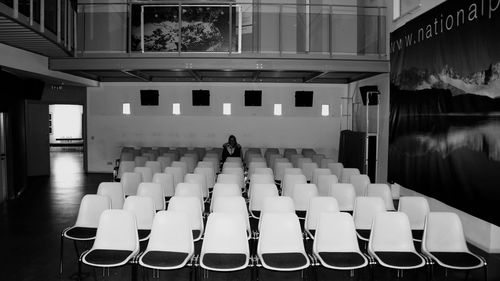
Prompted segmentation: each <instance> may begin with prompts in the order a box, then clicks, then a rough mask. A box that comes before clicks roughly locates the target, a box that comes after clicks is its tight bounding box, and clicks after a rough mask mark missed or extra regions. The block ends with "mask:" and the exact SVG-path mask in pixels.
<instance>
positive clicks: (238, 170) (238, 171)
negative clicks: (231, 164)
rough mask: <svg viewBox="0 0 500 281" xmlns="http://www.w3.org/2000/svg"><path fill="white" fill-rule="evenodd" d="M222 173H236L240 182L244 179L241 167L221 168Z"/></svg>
mask: <svg viewBox="0 0 500 281" xmlns="http://www.w3.org/2000/svg"><path fill="white" fill-rule="evenodd" d="M222 174H232V175H237V176H238V178H239V180H240V181H241V184H243V181H244V179H245V178H244V175H245V174H244V172H243V168H242V167H237V168H222Z"/></svg>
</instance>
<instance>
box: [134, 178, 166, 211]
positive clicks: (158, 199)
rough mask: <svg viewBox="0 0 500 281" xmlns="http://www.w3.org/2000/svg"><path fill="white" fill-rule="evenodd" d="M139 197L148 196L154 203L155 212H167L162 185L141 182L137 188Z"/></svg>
mask: <svg viewBox="0 0 500 281" xmlns="http://www.w3.org/2000/svg"><path fill="white" fill-rule="evenodd" d="M137 196H146V197H149V198H151V200H153V202H154V206H155V210H156V211H160V210H165V195H164V193H163V187H162V186H161V184H160V183H155V182H141V183H140V184H139V187H138V188H137Z"/></svg>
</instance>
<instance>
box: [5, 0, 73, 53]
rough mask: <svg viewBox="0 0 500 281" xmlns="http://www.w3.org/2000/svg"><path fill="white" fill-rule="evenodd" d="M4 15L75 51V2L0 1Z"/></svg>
mask: <svg viewBox="0 0 500 281" xmlns="http://www.w3.org/2000/svg"><path fill="white" fill-rule="evenodd" d="M0 4H1V5H3V7H7V8H8V9H5V8H3V7H2V6H0V8H2V11H3V12H4V13H8V14H9V16H10V17H12V18H15V19H16V20H17V21H18V22H20V23H23V24H25V25H26V26H30V27H31V28H32V29H34V30H36V31H38V32H40V33H42V34H44V35H45V36H46V37H47V38H48V39H50V40H52V41H53V42H55V43H58V44H60V45H61V46H63V47H65V48H66V49H67V50H68V51H74V50H76V48H75V46H76V41H75V38H76V32H75V31H76V19H77V7H76V5H74V4H76V1H70V0H17V1H13V0H0Z"/></svg>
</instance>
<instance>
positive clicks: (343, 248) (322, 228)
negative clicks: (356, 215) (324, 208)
mask: <svg viewBox="0 0 500 281" xmlns="http://www.w3.org/2000/svg"><path fill="white" fill-rule="evenodd" d="M313 254H314V256H315V257H316V258H317V259H318V260H319V262H320V263H321V265H322V266H323V267H325V268H329V269H334V270H355V269H360V268H364V267H367V266H368V265H369V263H368V259H367V258H366V257H365V255H364V254H363V253H362V252H361V250H360V249H359V244H358V239H357V237H356V229H355V227H354V221H353V218H352V216H351V215H350V214H348V213H343V212H338V213H335V212H325V213H321V214H320V216H319V219H318V224H317V227H316V235H315V238H314V242H313Z"/></svg>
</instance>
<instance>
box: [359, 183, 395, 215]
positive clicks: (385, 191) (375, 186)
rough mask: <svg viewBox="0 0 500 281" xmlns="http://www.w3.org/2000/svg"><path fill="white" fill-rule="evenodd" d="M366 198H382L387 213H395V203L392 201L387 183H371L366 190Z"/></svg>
mask: <svg viewBox="0 0 500 281" xmlns="http://www.w3.org/2000/svg"><path fill="white" fill-rule="evenodd" d="M366 196H377V197H380V198H382V200H384V203H385V209H386V210H387V211H394V210H396V208H394V201H392V193H391V188H390V187H389V185H387V184H385V183H370V184H368V187H367V188H366Z"/></svg>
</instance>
